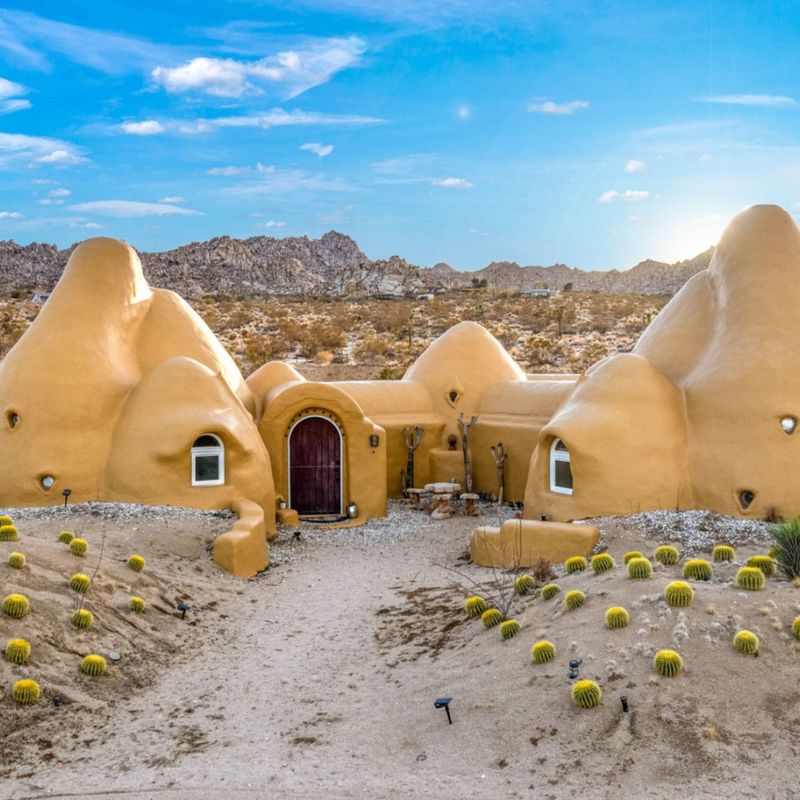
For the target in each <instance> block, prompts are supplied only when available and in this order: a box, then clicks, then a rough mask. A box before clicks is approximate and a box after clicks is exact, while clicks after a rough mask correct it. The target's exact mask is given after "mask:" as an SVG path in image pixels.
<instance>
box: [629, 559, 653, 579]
mask: <svg viewBox="0 0 800 800" xmlns="http://www.w3.org/2000/svg"><path fill="white" fill-rule="evenodd" d="M652 574H653V565H652V564H651V563H650V562H649V561H648V560H647V559H646V558H644V556H639V557H637V558H632V559H630V561H628V577H630V578H633V580H635V581H643V580H647V578H649V577H650V576H651V575H652Z"/></svg>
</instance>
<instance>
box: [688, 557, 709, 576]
mask: <svg viewBox="0 0 800 800" xmlns="http://www.w3.org/2000/svg"><path fill="white" fill-rule="evenodd" d="M713 574H714V568H713V567H712V566H711V564H710V562H708V561H706V560H705V559H704V558H690V559H689V560H688V561H687V562H686V563H685V564H684V565H683V577H684V578H688V579H689V580H692V581H710V580H711V576H712V575H713Z"/></svg>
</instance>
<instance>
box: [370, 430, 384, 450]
mask: <svg viewBox="0 0 800 800" xmlns="http://www.w3.org/2000/svg"><path fill="white" fill-rule="evenodd" d="M380 443H381V437H380V436H378V434H377V433H372V434H370V437H369V446H370V447H377V446H378V445H379V444H380Z"/></svg>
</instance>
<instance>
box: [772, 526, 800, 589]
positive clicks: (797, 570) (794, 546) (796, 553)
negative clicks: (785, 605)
mask: <svg viewBox="0 0 800 800" xmlns="http://www.w3.org/2000/svg"><path fill="white" fill-rule="evenodd" d="M770 532H771V533H772V537H773V539H775V547H774V548H773V549H774V551H775V561H777V563H778V567H779V568H780V571H781V572H782V573H783V574H784V575H785V576H786V577H787V578H789V579H790V580H794V579H795V578H797V577H800V517H795V518H794V519H787V520H784V521H783V522H779V523H777V524H776V525H773V526H772V528H771V531H770Z"/></svg>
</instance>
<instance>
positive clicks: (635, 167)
mask: <svg viewBox="0 0 800 800" xmlns="http://www.w3.org/2000/svg"><path fill="white" fill-rule="evenodd" d="M646 169H647V164H646V163H645V162H644V161H637V159H635V158H632V159H631V160H630V161H629V162H628V163H627V164H626V165H625V172H627V173H629V174H633V173H636V172H644V171H645V170H646Z"/></svg>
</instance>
